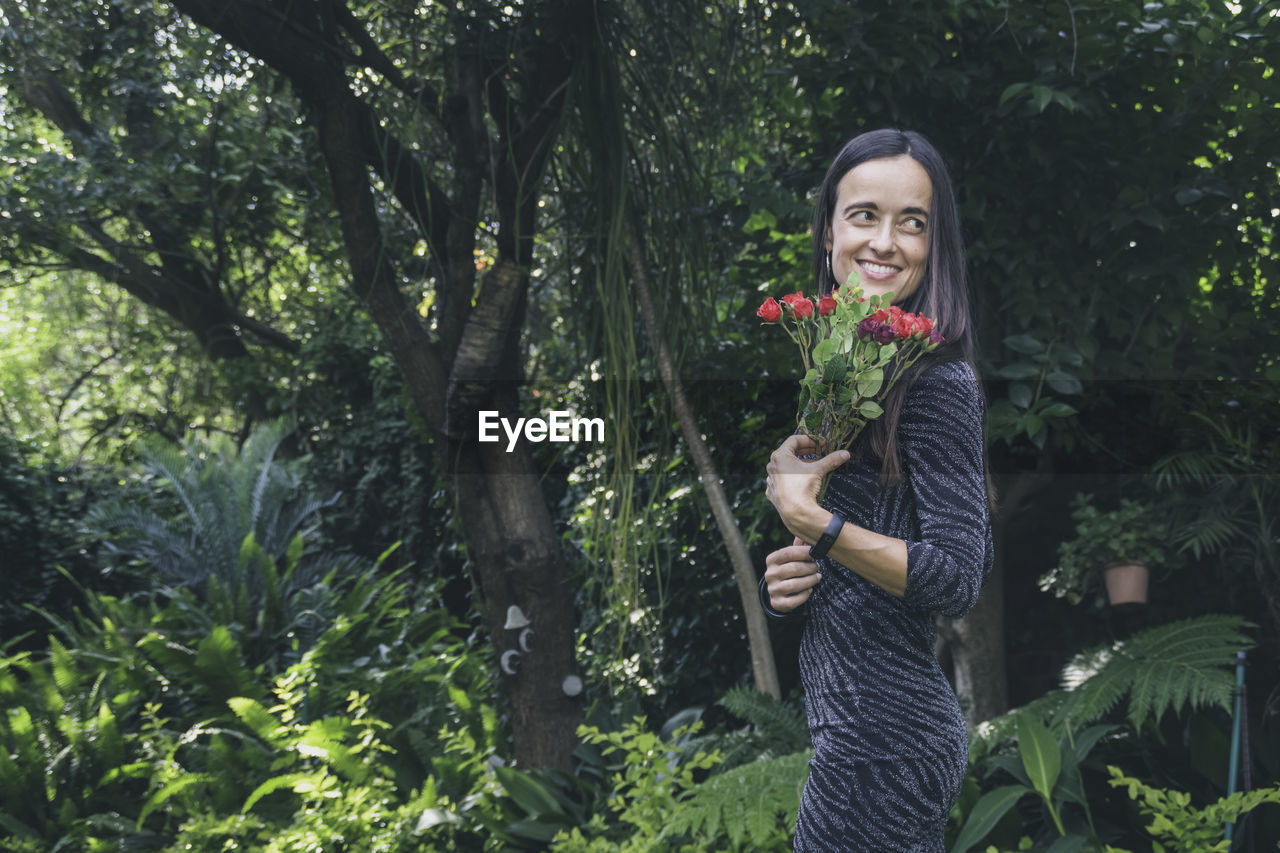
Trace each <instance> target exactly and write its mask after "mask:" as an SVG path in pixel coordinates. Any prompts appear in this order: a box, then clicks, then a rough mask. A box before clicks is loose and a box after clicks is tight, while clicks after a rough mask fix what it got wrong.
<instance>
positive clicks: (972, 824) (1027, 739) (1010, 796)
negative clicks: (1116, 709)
mask: <svg viewBox="0 0 1280 853" xmlns="http://www.w3.org/2000/svg"><path fill="white" fill-rule="evenodd" d="M1112 728H1113V727H1111V726H1093V727H1091V728H1088V729H1084V730H1082V731H1079V732H1075V733H1072V732H1068V733H1067V735H1066V736H1065V737H1064V738H1063V739H1062V740H1061V741H1059V739H1058V738H1057V737H1056V736H1055V735H1054V734H1053V733H1052V732H1050V730H1049V728H1048V727H1047V726H1045V725H1044V724H1043V723H1041V722H1040V721H1039V720H1037V719H1035V718H1034V717H1033V716H1031V715H1030V714H1024V715H1022V716H1020V717H1019V718H1018V762H1017V763H1016V764H1015V763H1013V762H1012V761H1008V760H1001V759H997V760H995V761H993V762H991V764H992V768H993V769H1004V770H1007V771H1008V772H1009V773H1010V774H1011V775H1013V776H1014V777H1015V778H1017V779H1018V780H1019V782H1020V784H1016V785H1000V786H998V787H996V788H993V789H992V790H990V791H988V792H987V793H985V794H983V795H982V797H981V798H980V799H979V800H977V802H976V803H974V805H973V807H972V808H971V809H970V810H969V811H968V814H967V815H966V816H965V817H964V822H963V825H962V827H961V829H960V832H959V834H958V835H957V837H956V840H955V842H954V844H953V846H952V847H951V853H966V851H968V850H969V849H971V848H973V847H974V845H976V844H978V843H980V842H981V841H982V840H983V839H984V838H986V837H987V836H988V835H989V834H990V833H991V832H992V831H993V830H994V829H995V828H996V826H997V825H999V824H1000V823H1001V821H1002V820H1003V819H1004V817H1005V815H1006V814H1008V813H1010V812H1011V811H1012V810H1013V809H1014V808H1015V807H1016V806H1017V805H1018V803H1019V802H1021V801H1022V800H1023V799H1024V797H1026V796H1028V795H1031V796H1033V797H1038V798H1039V800H1040V803H1041V805H1042V807H1043V809H1044V810H1045V812H1047V813H1048V815H1049V822H1050V823H1051V826H1052V831H1046V832H1044V833H1042V834H1043V835H1045V836H1049V835H1052V836H1053V837H1055V838H1056V839H1057V840H1056V841H1055V842H1054V843H1055V846H1056V845H1057V844H1063V845H1073V846H1071V849H1076V850H1078V849H1082V848H1083V846H1084V845H1085V844H1086V843H1091V844H1093V845H1097V844H1098V843H1099V840H1098V833H1097V830H1096V829H1095V827H1094V819H1093V814H1092V809H1091V807H1090V799H1089V796H1088V794H1087V793H1086V791H1085V790H1084V782H1083V778H1082V776H1081V772H1080V771H1081V766H1082V764H1083V763H1084V762H1085V761H1086V759H1087V758H1088V756H1089V753H1090V752H1091V751H1092V750H1093V748H1094V747H1095V746H1096V745H1097V744H1098V743H1099V742H1100V741H1101V740H1102V739H1103V738H1104V737H1105V736H1106V735H1107V734H1109V733H1110V732H1111V730H1112ZM1070 810H1076V811H1078V812H1079V813H1081V814H1082V815H1083V818H1084V820H1083V822H1081V821H1078V820H1077V821H1072V822H1071V823H1070V826H1071V827H1072V828H1071V829H1069V828H1068V826H1069V824H1068V819H1069V818H1070V817H1071V814H1070ZM1077 826H1078V827H1080V828H1079V829H1076V828H1075V827H1077ZM1051 849H1052V848H1051ZM1095 849H1096V847H1095Z"/></svg>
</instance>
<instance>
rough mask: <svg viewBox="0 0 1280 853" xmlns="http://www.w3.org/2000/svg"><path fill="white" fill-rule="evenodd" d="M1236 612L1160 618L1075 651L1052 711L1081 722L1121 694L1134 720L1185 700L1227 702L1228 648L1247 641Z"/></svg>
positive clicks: (1231, 653) (1177, 708)
mask: <svg viewBox="0 0 1280 853" xmlns="http://www.w3.org/2000/svg"><path fill="white" fill-rule="evenodd" d="M1248 624H1249V623H1247V622H1246V621H1245V620H1243V619H1241V618H1239V617H1236V616H1225V615H1209V616H1201V617H1198V618H1195V619H1185V620H1183V621H1180V622H1174V623H1171V624H1169V625H1160V626H1157V627H1155V628H1149V629H1147V630H1146V631H1141V632H1139V633H1137V634H1134V635H1133V636H1132V637H1130V638H1129V639H1128V640H1125V641H1123V642H1119V643H1116V644H1115V645H1114V646H1112V647H1111V648H1105V647H1102V648H1098V649H1094V650H1092V651H1088V652H1082V653H1081V654H1079V655H1077V656H1076V657H1075V658H1074V659H1073V660H1072V661H1071V663H1069V664H1068V665H1067V666H1066V667H1065V668H1064V669H1063V683H1064V686H1065V687H1066V689H1067V697H1066V701H1064V703H1063V704H1062V706H1061V708H1060V709H1059V710H1058V718H1059V719H1061V720H1064V721H1066V720H1070V721H1071V722H1072V724H1074V725H1077V726H1078V725H1083V724H1085V723H1089V722H1092V721H1094V720H1097V719H1099V718H1100V717H1102V716H1103V715H1104V714H1105V713H1107V711H1109V710H1110V709H1111V708H1112V707H1113V706H1114V705H1115V704H1116V703H1118V702H1119V701H1120V700H1121V698H1123V697H1124V696H1125V695H1126V694H1127V695H1128V697H1129V703H1128V704H1129V707H1128V719H1129V722H1130V724H1131V725H1133V726H1134V727H1135V728H1137V727H1139V726H1140V725H1141V724H1142V723H1143V721H1144V720H1146V719H1148V718H1151V719H1155V720H1156V721H1159V719H1160V717H1161V716H1162V715H1163V714H1164V713H1165V711H1167V710H1172V711H1174V712H1175V713H1178V712H1181V710H1182V709H1183V708H1184V707H1185V706H1190V707H1193V708H1203V707H1209V706H1217V707H1219V708H1222V709H1224V710H1229V709H1230V707H1231V697H1232V691H1233V689H1234V685H1235V681H1234V678H1233V676H1232V673H1231V671H1230V666H1231V663H1232V662H1233V661H1234V659H1235V654H1236V652H1237V651H1239V650H1241V649H1248V648H1251V647H1252V646H1253V641H1252V640H1251V639H1249V637H1247V636H1246V635H1245V634H1243V633H1242V631H1243V629H1244V628H1245V627H1247V626H1248Z"/></svg>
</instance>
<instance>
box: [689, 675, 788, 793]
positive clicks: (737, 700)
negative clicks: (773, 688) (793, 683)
mask: <svg viewBox="0 0 1280 853" xmlns="http://www.w3.org/2000/svg"><path fill="white" fill-rule="evenodd" d="M717 704H719V705H722V706H724V708H725V709H727V710H728V711H729V712H730V713H732V714H733V715H734V716H735V717H740V718H741V719H743V720H745V721H746V722H747V723H748V725H747V726H746V727H744V728H741V729H734V730H732V731H729V732H719V733H714V732H713V733H710V734H707V735H706V736H703V737H699V738H696V739H693V740H691V743H694V744H696V745H697V746H698V747H699V748H703V749H714V750H716V751H717V752H719V753H720V754H721V755H723V756H724V760H723V761H722V762H721V764H720V772H724V771H727V770H728V769H730V768H732V767H737V766H738V765H740V764H746V763H749V762H754V761H757V760H758V759H773V758H780V757H782V756H787V755H792V754H795V753H799V752H804V751H806V750H808V749H810V748H811V744H810V741H809V723H808V721H807V720H806V719H805V713H804V705H803V702H802V701H801V700H799V699H797V698H794V697H793V698H791V699H788V700H780V699H775V698H773V697H772V696H770V695H769V694H768V693H762V692H761V691H759V690H756V689H754V688H750V687H731V688H730V689H729V690H727V691H725V693H724V695H723V696H721V697H720V698H719V699H718V700H717Z"/></svg>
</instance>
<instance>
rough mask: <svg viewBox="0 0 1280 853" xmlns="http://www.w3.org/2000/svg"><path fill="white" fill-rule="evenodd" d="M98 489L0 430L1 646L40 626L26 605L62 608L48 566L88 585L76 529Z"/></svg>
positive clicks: (61, 585) (63, 590) (82, 541)
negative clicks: (2, 577) (3, 585)
mask: <svg viewBox="0 0 1280 853" xmlns="http://www.w3.org/2000/svg"><path fill="white" fill-rule="evenodd" d="M103 488H104V484H103V483H102V482H101V478H100V477H99V476H98V474H97V473H96V472H94V471H85V470H79V469H63V468H60V467H58V466H56V465H55V464H54V463H52V462H49V461H44V462H40V461H38V460H37V458H36V448H35V447H33V446H31V445H30V444H27V443H25V442H22V441H19V440H17V439H14V438H12V437H10V436H9V434H8V432H7V431H6V430H5V429H4V428H3V427H2V426H0V554H2V555H3V561H4V562H3V566H4V569H3V572H4V578H5V596H4V599H3V601H0V638H3V640H0V642H4V643H9V642H11V641H12V640H13V639H14V638H16V637H18V636H19V635H20V634H23V633H24V632H27V631H34V630H35V629H37V628H39V627H42V620H39V619H37V618H36V617H34V616H33V614H32V613H31V612H30V611H29V610H27V609H26V608H27V606H28V605H31V606H35V607H45V608H49V607H52V608H55V609H58V610H61V609H62V603H63V600H64V599H65V596H66V594H67V592H68V588H69V584H68V583H66V582H65V580H63V578H62V577H61V576H60V575H59V574H58V572H57V571H56V569H55V567H56V566H63V567H65V568H66V569H67V570H68V571H69V572H70V573H71V574H72V575H74V576H76V577H78V578H79V579H80V580H81V582H85V583H88V582H93V580H94V578H92V575H93V565H92V562H91V560H90V558H89V553H88V552H89V550H90V549H91V547H92V546H91V543H90V542H89V541H86V540H87V538H88V537H85V536H84V535H83V533H82V532H81V530H80V522H81V520H82V518H83V517H84V515H85V513H86V512H87V511H88V509H89V507H90V505H91V504H92V502H93V501H94V496H95V495H96V494H98V493H99V492H100V491H102V490H103Z"/></svg>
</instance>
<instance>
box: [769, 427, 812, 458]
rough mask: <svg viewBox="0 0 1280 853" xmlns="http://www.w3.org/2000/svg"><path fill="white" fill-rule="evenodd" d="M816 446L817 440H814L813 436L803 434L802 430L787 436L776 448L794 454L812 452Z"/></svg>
mask: <svg viewBox="0 0 1280 853" xmlns="http://www.w3.org/2000/svg"><path fill="white" fill-rule="evenodd" d="M817 448H818V442H817V441H815V440H814V438H813V436H809V435H805V434H804V433H802V432H798V433H796V434H795V435H792V436H788V438H787V440H786V441H784V442H782V444H780V445H778V450H782V451H789V452H791V453H793V454H795V455H796V456H799V455H801V454H802V453H812V452H813V451H814V450H817Z"/></svg>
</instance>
